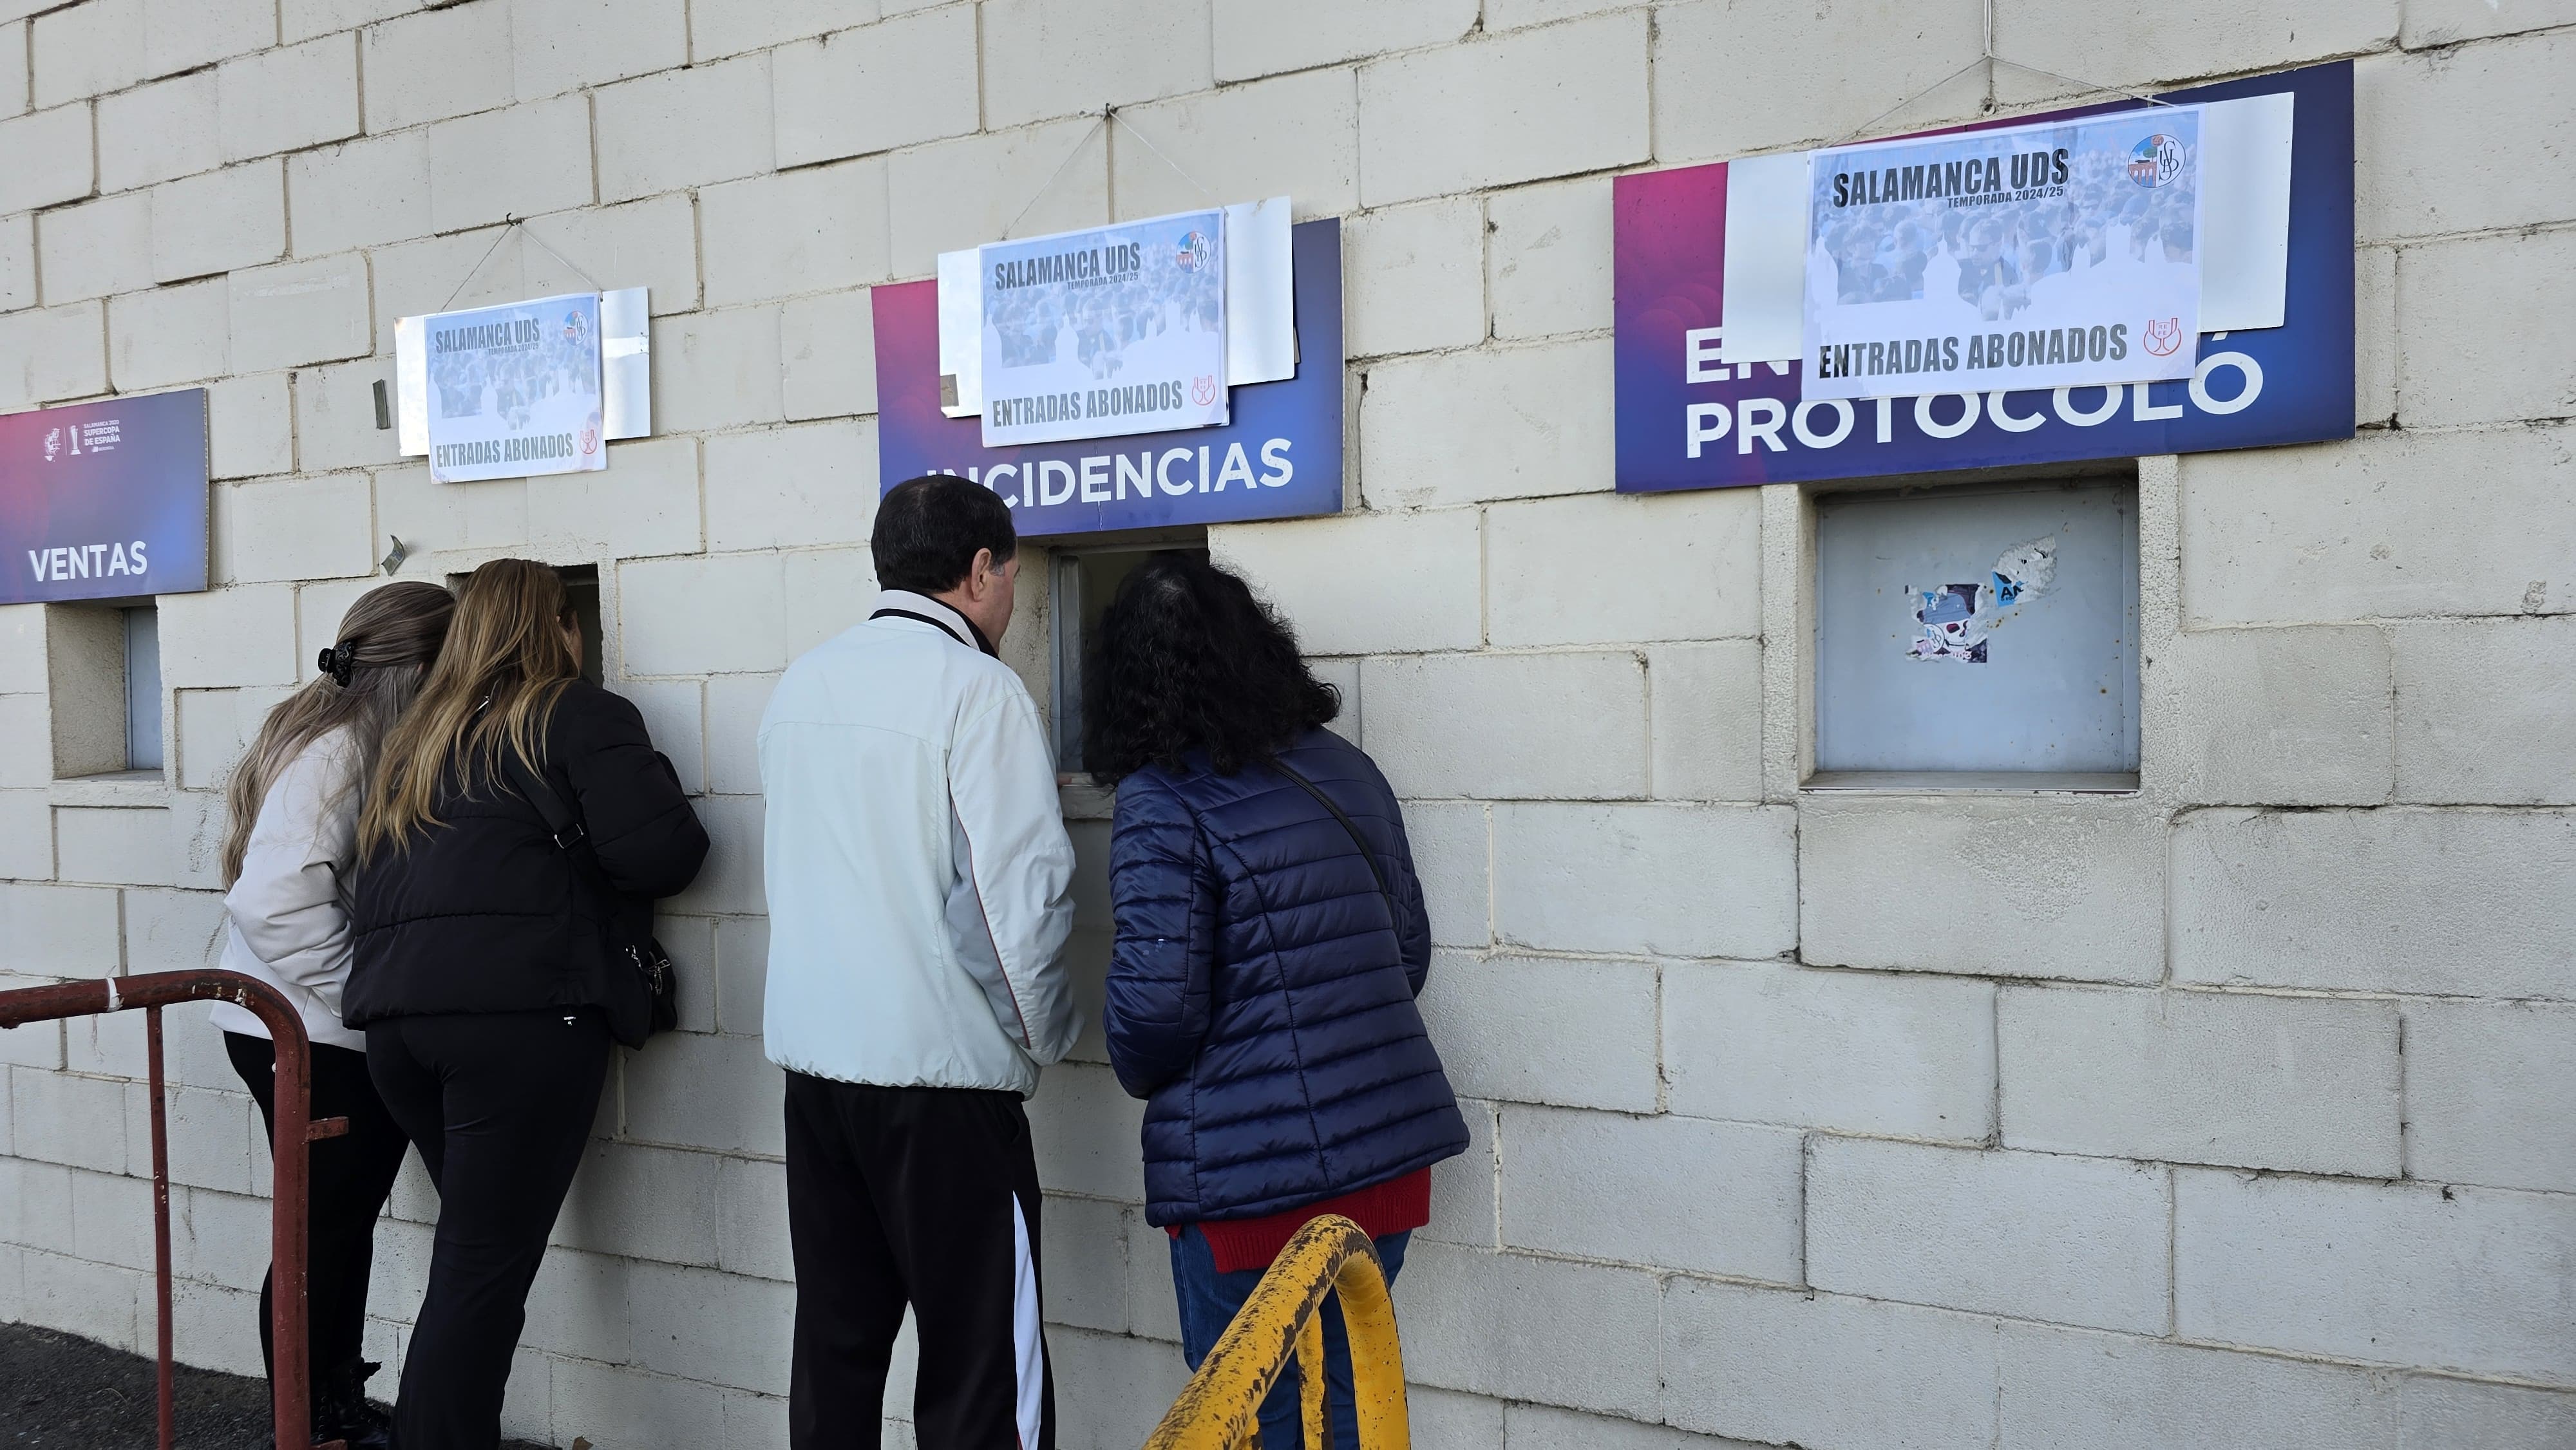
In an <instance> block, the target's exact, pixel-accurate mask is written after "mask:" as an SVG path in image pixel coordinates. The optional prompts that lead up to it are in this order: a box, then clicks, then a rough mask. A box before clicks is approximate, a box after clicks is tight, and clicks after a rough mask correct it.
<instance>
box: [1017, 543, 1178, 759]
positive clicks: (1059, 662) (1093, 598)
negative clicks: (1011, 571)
mask: <svg viewBox="0 0 2576 1450" xmlns="http://www.w3.org/2000/svg"><path fill="white" fill-rule="evenodd" d="M1166 550H1169V551H1174V552H1180V553H1188V554H1195V555H1197V556H1198V557H1199V558H1202V559H1204V558H1206V557H1207V541H1206V538H1205V536H1204V535H1193V536H1191V537H1188V538H1184V539H1179V540H1173V541H1167V542H1150V541H1149V542H1144V543H1122V544H1111V545H1098V546H1092V547H1084V546H1082V545H1080V544H1075V545H1073V546H1071V547H1065V548H1058V549H1055V550H1054V551H1052V553H1051V555H1050V557H1049V559H1048V564H1047V569H1048V578H1047V590H1048V594H1047V619H1048V621H1049V627H1050V630H1051V631H1052V636H1053V638H1052V643H1051V652H1052V654H1053V656H1054V658H1053V660H1052V661H1051V665H1052V668H1053V671H1054V675H1055V736H1056V741H1055V748H1056V769H1057V770H1059V771H1062V772H1065V773H1067V774H1071V773H1073V772H1076V771H1079V770H1082V769H1084V768H1085V766H1084V764H1083V759H1082V672H1083V668H1084V666H1085V665H1086V664H1087V663H1088V662H1089V660H1090V658H1091V651H1092V648H1093V646H1094V645H1095V644H1096V643H1097V642H1098V641H1099V638H1100V616H1101V615H1102V614H1103V613H1105V612H1107V610H1108V608H1109V601H1110V600H1111V599H1113V598H1115V597H1116V596H1117V593H1118V586H1119V585H1121V584H1123V583H1125V582H1127V576H1128V575H1130V574H1133V573H1135V572H1136V568H1137V566H1138V565H1140V564H1143V563H1144V562H1145V560H1146V559H1148V558H1150V557H1152V556H1153V555H1154V554H1156V553H1159V552H1163V551H1166Z"/></svg>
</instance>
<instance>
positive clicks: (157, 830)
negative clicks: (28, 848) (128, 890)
mask: <svg viewBox="0 0 2576 1450" xmlns="http://www.w3.org/2000/svg"><path fill="white" fill-rule="evenodd" d="M170 845H171V842H170V813H169V811H167V810H164V809H158V808H155V809H144V810H127V809H107V808H94V809H75V808H73V807H69V806H65V807H62V808H60V809H57V810H56V811H55V812H54V852H55V855H56V857H57V859H58V861H59V862H60V865H59V868H58V869H59V871H60V873H61V875H62V878H63V879H64V880H66V881H98V882H107V883H112V884H116V885H122V886H168V885H170V884H172V883H173V882H174V881H176V880H177V879H178V877H177V873H176V872H175V870H174V869H173V866H172V862H171V858H170Z"/></svg>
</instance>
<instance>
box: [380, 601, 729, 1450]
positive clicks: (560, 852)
mask: <svg viewBox="0 0 2576 1450" xmlns="http://www.w3.org/2000/svg"><path fill="white" fill-rule="evenodd" d="M523 782H524V783H525V784H522V783H523ZM538 782H542V784H543V786H544V787H545V788H546V789H547V790H550V791H551V793H552V794H553V795H554V797H555V798H556V800H557V801H558V802H560V803H561V804H562V806H564V807H567V808H569V810H570V811H571V813H572V814H573V815H574V816H575V817H576V818H577V821H578V825H579V828H580V833H579V835H578V836H577V837H576V836H575V834H574V832H573V831H571V830H567V831H566V832H565V833H564V834H565V836H566V838H567V839H568V844H563V845H559V844H558V843H557V839H556V835H555V833H554V832H552V831H550V830H549V829H548V828H547V825H546V821H545V816H544V814H543V812H541V811H540V809H539V808H538V806H537V805H535V804H532V803H531V800H530V799H529V797H530V795H531V794H542V792H538V791H536V790H535V786H536V785H537V783H538ZM706 853H707V835H706V832H705V830H704V829H702V828H701V827H700V826H699V824H698V819H697V816H696V814H695V813H694V812H692V811H691V810H690V809H689V803H688V801H687V799H686V798H685V797H683V796H682V794H681V792H680V783H679V778H678V777H677V776H676V775H675V774H674V773H673V772H672V769H671V764H670V762H669V761H667V760H665V759H663V758H662V756H661V755H659V754H658V753H656V752H655V751H654V749H653V743H652V741H651V740H650V739H649V738H647V737H646V735H645V732H644V721H643V718H642V717H641V716H640V715H638V714H637V713H636V710H635V707H634V706H633V705H631V704H628V703H627V702H626V701H625V700H623V699H620V698H619V697H617V696H615V695H612V694H610V693H608V692H607V691H606V690H602V689H600V688H598V687H597V686H595V685H591V684H588V683H586V682H584V681H583V680H582V679H581V633H580V629H579V626H578V624H577V623H576V621H575V618H574V615H573V613H572V609H571V607H570V605H569V603H568V602H567V601H566V599H565V596H564V590H563V584H562V581H561V580H560V579H559V578H558V577H557V576H556V574H555V571H554V570H553V569H551V568H549V567H547V566H546V565H543V564H537V563H531V562H529V561H528V560H525V559H496V560H494V561H493V562H491V563H489V564H486V565H484V566H483V567H482V568H480V569H477V570H475V571H474V574H473V576H472V577H471V578H469V579H468V580H467V581H466V583H465V590H464V595H463V597H462V598H461V599H460V600H459V601H458V603H457V606H456V617H455V620H454V623H453V624H452V625H450V627H449V631H448V636H447V647H446V649H445V651H444V652H442V653H441V654H440V656H439V659H438V663H437V665H436V666H435V667H434V668H433V669H432V670H431V671H430V674H429V678H428V680H427V681H426V682H424V683H423V685H422V686H421V692H420V696H419V698H418V700H416V701H415V702H414V703H413V705H412V707H411V710H410V712H409V713H408V714H406V715H405V716H404V717H403V719H402V721H401V723H400V724H398V725H396V726H395V727H394V730H393V732H392V733H391V735H389V736H388V737H387V739H386V741H385V746H384V753H383V757H382V758H381V760H380V761H379V762H378V764H377V767H376V774H375V781H374V785H373V788H372V789H371V790H370V791H369V792H368V795H367V804H366V808H365V810H364V812H363V813H362V814H361V816H360V817H359V821H358V868H357V871H356V874H355V881H354V886H353V891H352V896H353V901H352V905H351V911H350V915H351V922H352V927H353V929H354V934H355V937H356V963H355V965H354V967H353V968H352V970H351V972H350V975H349V985H348V989H347V993H346V996H345V997H344V999H343V1011H344V1016H345V1018H346V1020H347V1022H348V1023H349V1025H350V1026H352V1027H364V1028H365V1029H366V1033H367V1065H368V1069H369V1071H370V1074H371V1075H372V1076H373V1077H374V1079H375V1083H376V1089H377V1091H378V1092H379V1093H380V1094H382V1096H383V1098H384V1100H385V1106H386V1107H387V1108H388V1109H389V1110H390V1111H391V1112H392V1114H393V1116H394V1119H395V1121H396V1122H398V1123H399V1124H401V1126H402V1128H403V1131H404V1132H405V1133H407V1134H409V1135H410V1137H411V1140H412V1141H413V1142H414V1143H416V1144H418V1145H419V1147H420V1154H421V1158H422V1160H423V1161H424V1162H425V1163H426V1164H427V1165H428V1167H429V1175H430V1178H431V1180H432V1181H433V1182H435V1183H436V1184H437V1186H438V1193H439V1213H438V1232H437V1239H436V1243H435V1246H434V1247H433V1249H432V1251H431V1254H430V1265H429V1291H428V1294H427V1296H426V1297H425V1298H424V1299H423V1300H422V1302H421V1307H420V1317H419V1319H418V1320H417V1321H416V1322H415V1323H414V1325H413V1328H412V1336H411V1348H410V1352H409V1355H408V1357H407V1358H406V1359H405V1361H404V1364H403V1377H402V1391H401V1394H400V1397H399V1398H398V1399H397V1400H396V1402H395V1406H394V1443H395V1444H397V1445H400V1446H402V1447H403V1450H490V1447H491V1446H492V1445H493V1444H495V1443H496V1442H497V1441H498V1439H499V1437H500V1418H501V1393H502V1388H503V1386H504V1385H505V1384H506V1382H507V1381H508V1379H509V1375H510V1357H511V1353H512V1351H513V1350H514V1349H515V1348H516V1347H517V1344H518V1339H519V1331H520V1328H521V1327H522V1325H523V1323H524V1322H525V1319H526V1307H527V1297H528V1285H529V1283H530V1281H531V1280H533V1279H534V1278H535V1277H536V1272H537V1264H538V1261H539V1260H540V1259H541V1258H542V1257H543V1256H544V1254H545V1247H546V1237H547V1235H548V1234H549V1233H550V1232H551V1231H552V1230H553V1227H554V1221H555V1215H556V1213H557V1212H558V1211H559V1210H560V1209H561V1208H562V1207H563V1200H564V1194H565V1193H566V1191H567V1190H569V1189H570V1188H571V1186H572V1176H573V1170H574V1169H575V1168H577V1167H578V1166H579V1165H580V1163H581V1156H582V1148H583V1144H584V1143H585V1142H586V1141H587V1139H588V1137H589V1133H590V1124H591V1121H592V1119H593V1118H594V1117H595V1116H596V1115H597V1113H598V1111H599V1093H600V1085H601V1083H602V1081H603V1080H604V1078H605V1076H606V1073H607V1068H608V1047H609V1043H610V1041H611V1040H612V1038H614V1039H617V1040H622V1041H626V1042H630V1043H633V1042H640V1041H641V1040H642V1039H643V1036H644V1032H645V1024H646V1021H647V1017H648V1012H649V995H648V991H647V988H646V986H645V983H644V980H643V976H642V973H641V970H640V968H639V966H638V964H637V962H636V961H635V960H634V959H633V957H632V956H630V953H629V950H628V948H629V947H630V946H636V945H640V944H641V943H642V942H643V941H645V940H648V939H649V933H650V927H651V903H652V899H653V898H655V897H660V896H669V895H671V894H673V893H675V892H677V891H679V890H680V889H681V888H683V887H685V886H687V885H688V884H689V881H690V880H691V878H693V877H695V876H696V875H697V872H698V864H699V862H700V861H702V860H703V859H704V858H705V856H706Z"/></svg>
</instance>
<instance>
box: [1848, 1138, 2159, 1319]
mask: <svg viewBox="0 0 2576 1450" xmlns="http://www.w3.org/2000/svg"><path fill="white" fill-rule="evenodd" d="M2166 1240H2167V1224H2166V1211H2165V1170H2164V1169H2162V1168H2158V1167H2150V1166H2145V1165H2141V1164H2135V1163H2118V1162H2112V1161H2108V1160H2105V1159H2098V1158H2060V1157H2052V1156H2049V1155H2045V1154H2039V1153H1990V1152H1979V1151H1974V1150H1969V1149H1960V1148H1935V1147H1929V1146H1926V1145H1922V1144H1915V1143H1887V1142H1872V1141H1867V1140H1861V1139H1852V1138H1835V1137H1818V1138H1817V1139H1816V1140H1815V1147H1814V1150H1813V1156H1812V1158H1811V1159H1810V1161H1809V1164H1808V1170H1807V1220H1806V1247H1807V1278H1808V1280H1809V1282H1811V1283H1813V1284H1814V1285H1815V1286H1816V1287H1817V1288H1820V1289H1832V1290H1838V1291H1840V1292H1842V1293H1846V1294H1858V1295H1862V1296H1865V1297H1868V1298H1872V1299H1896V1300H1901V1301H1904V1302H1906V1303H1912V1304H1933V1305H1938V1306H1941V1307H1943V1308H1948V1309H1971V1310H1978V1311H1982V1312H1985V1313H1990V1314H2005V1315H2010V1316H2012V1317H2014V1318H2018V1319H2044V1320H2049V1321H2052V1322H2055V1323H2060V1324H2084V1325H2091V1326H2093V1327H2096V1328H2101V1329H2126V1330H2130V1331H2132V1332H2135V1333H2139V1334H2161V1333H2163V1332H2164V1328H2165V1323H2166V1315H2167V1312H2168V1307H2167V1302H2166V1283H2167V1279H2166V1275H2167V1271H2168V1269H2169V1267H2170V1262H2169V1256H2168V1254H2167V1252H2166Z"/></svg>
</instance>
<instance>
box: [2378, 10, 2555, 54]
mask: <svg viewBox="0 0 2576 1450" xmlns="http://www.w3.org/2000/svg"><path fill="white" fill-rule="evenodd" d="M2568 19H2569V12H2568V9H2567V5H2566V3H2565V0H2542V3H2540V4H2536V5H2516V6H2511V7H2506V6H2502V5H2489V4H2487V3H2486V0H2407V3H2406V7H2405V24H2404V25H2403V26H2402V27H2401V28H2400V29H2399V31H2398V40H2399V43H2400V44H2402V45H2404V46H2405V47H2406V48H2407V49H2408V50H2429V49H2432V48H2434V47H2436V46H2444V45H2450V44H2453V43H2455V42H2458V41H2463V40H2476V39H2480V38H2482V37H2485V36H2490V35H2512V34H2514V33H2516V32H2518V31H2525V30H2542V29H2547V28H2549V27H2551V26H2557V25H2564V24H2566V23H2567V21H2568Z"/></svg>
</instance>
